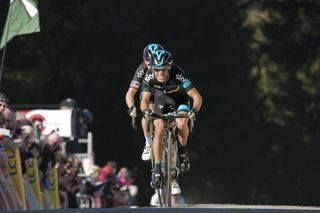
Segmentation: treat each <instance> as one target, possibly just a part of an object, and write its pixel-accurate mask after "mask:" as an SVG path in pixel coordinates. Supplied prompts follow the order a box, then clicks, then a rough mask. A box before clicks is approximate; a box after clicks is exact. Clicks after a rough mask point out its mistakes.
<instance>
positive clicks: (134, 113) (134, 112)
mask: <svg viewBox="0 0 320 213" xmlns="http://www.w3.org/2000/svg"><path fill="white" fill-rule="evenodd" d="M128 114H129V116H131V117H133V118H136V117H137V109H136V107H135V106H131V107H130V108H129V109H128Z"/></svg>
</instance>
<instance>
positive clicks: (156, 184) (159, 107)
mask: <svg viewBox="0 0 320 213" xmlns="http://www.w3.org/2000/svg"><path fill="white" fill-rule="evenodd" d="M172 62H173V60H172V56H171V54H170V53H169V52H168V51H166V50H158V51H156V52H155V53H154V54H153V55H152V57H151V62H150V65H151V68H150V69H148V71H147V73H146V74H145V77H144V79H143V84H142V89H141V90H142V97H141V102H140V108H141V111H142V112H143V114H144V116H145V117H149V116H150V115H151V109H150V108H149V102H150V98H151V95H152V94H153V95H154V99H155V100H154V113H155V114H159V115H161V114H164V113H168V112H170V111H172V109H171V107H172V106H173V107H174V108H175V109H174V110H175V111H177V112H178V113H181V114H189V118H190V119H195V118H196V115H197V113H198V111H199V110H200V108H201V104H202V97H201V95H200V94H199V92H198V91H197V89H196V88H195V87H194V86H193V84H192V83H191V81H190V80H189V79H188V77H187V76H186V74H185V73H184V71H183V70H182V69H181V68H179V67H178V66H172ZM189 98H192V102H193V105H192V108H191V109H190V107H189ZM176 121H177V128H178V138H179V142H180V147H179V153H180V158H181V161H180V162H181V165H180V167H181V171H182V172H187V171H188V170H189V168H190V163H189V158H188V154H187V149H186V144H187V139H188V135H189V128H188V118H179V119H176ZM153 125H154V128H155V132H154V139H153V155H154V159H155V171H154V174H153V175H152V180H151V187H152V188H155V189H156V188H160V186H161V182H162V178H163V177H162V175H161V161H162V149H163V136H164V132H165V125H166V123H165V121H164V120H162V119H155V120H154V121H153ZM173 188H174V186H173ZM178 191H179V193H180V192H181V190H180V187H179V190H178ZM173 194H178V193H174V192H173Z"/></svg>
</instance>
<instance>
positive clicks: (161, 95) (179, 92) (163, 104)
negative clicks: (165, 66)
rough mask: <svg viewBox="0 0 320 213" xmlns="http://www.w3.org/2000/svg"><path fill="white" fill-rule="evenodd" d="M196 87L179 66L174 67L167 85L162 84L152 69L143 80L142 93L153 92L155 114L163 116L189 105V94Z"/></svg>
mask: <svg viewBox="0 0 320 213" xmlns="http://www.w3.org/2000/svg"><path fill="white" fill-rule="evenodd" d="M193 88H194V86H193V84H192V83H191V81H190V80H189V79H188V77H187V76H186V74H185V73H184V71H183V70H182V69H181V68H180V67H178V66H177V65H172V66H171V69H170V71H169V78H168V81H167V82H166V83H160V82H158V81H157V79H156V78H155V76H154V73H153V71H152V70H151V69H149V70H147V72H146V73H145V77H144V79H143V83H142V87H141V90H142V91H148V92H151V93H152V94H153V95H154V96H155V97H154V98H155V101H154V104H155V107H154V113H155V114H163V113H167V112H170V111H172V109H171V108H172V107H173V108H174V109H175V110H177V108H178V107H179V106H180V105H189V96H188V95H187V92H188V91H189V90H191V89H193Z"/></svg>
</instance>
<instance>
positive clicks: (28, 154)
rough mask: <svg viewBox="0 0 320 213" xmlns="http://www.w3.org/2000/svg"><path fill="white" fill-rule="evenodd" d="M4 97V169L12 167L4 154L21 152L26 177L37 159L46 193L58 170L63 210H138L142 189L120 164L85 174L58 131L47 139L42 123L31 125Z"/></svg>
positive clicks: (0, 140) (0, 158) (0, 123)
mask: <svg viewBox="0 0 320 213" xmlns="http://www.w3.org/2000/svg"><path fill="white" fill-rule="evenodd" d="M8 103H9V99H8V97H7V96H6V95H5V94H4V93H0V166H2V167H5V166H7V165H8V162H7V159H6V156H5V155H4V151H6V150H16V149H19V150H20V158H21V168H22V173H23V175H26V169H27V168H28V166H29V164H28V160H29V159H34V158H35V159H37V162H38V165H39V173H40V174H39V175H40V181H41V188H42V189H49V187H50V183H49V177H48V171H49V169H50V168H57V170H58V182H59V197H60V207H61V208H101V207H104V208H107V207H117V206H137V205H138V202H137V199H136V196H137V193H138V187H137V186H135V185H134V184H133V183H134V178H133V175H132V172H131V171H130V170H129V169H128V168H126V167H122V168H120V169H118V165H117V163H116V162H113V161H111V162H108V163H107V164H106V165H104V166H103V167H99V166H98V165H93V166H91V168H90V169H89V172H87V173H85V172H84V169H83V167H82V163H81V161H80V159H79V158H77V157H76V156H75V155H72V154H68V153H66V144H67V143H68V141H66V140H65V139H64V138H62V137H60V136H59V132H58V131H52V132H51V133H50V134H48V135H44V134H43V133H42V130H43V128H44V126H43V123H42V121H41V120H37V119H35V120H33V121H32V122H31V121H29V120H28V119H27V118H26V117H25V115H24V114H23V113H20V112H16V111H15V110H13V109H10V108H9V106H8Z"/></svg>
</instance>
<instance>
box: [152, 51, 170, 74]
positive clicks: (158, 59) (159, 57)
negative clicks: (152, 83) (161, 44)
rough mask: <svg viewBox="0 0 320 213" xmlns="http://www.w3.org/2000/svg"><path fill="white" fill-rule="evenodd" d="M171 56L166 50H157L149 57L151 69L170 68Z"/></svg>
mask: <svg viewBox="0 0 320 213" xmlns="http://www.w3.org/2000/svg"><path fill="white" fill-rule="evenodd" d="M172 62H173V60H172V55H171V53H169V52H168V51H166V50H157V51H156V52H155V53H154V54H153V55H152V56H151V61H150V63H151V67H152V68H154V69H163V68H171V64H172Z"/></svg>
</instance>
